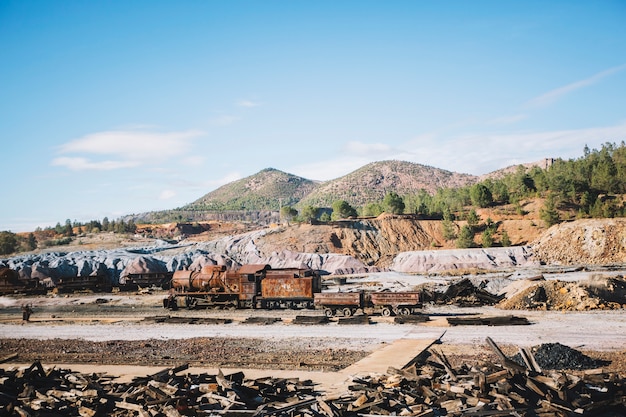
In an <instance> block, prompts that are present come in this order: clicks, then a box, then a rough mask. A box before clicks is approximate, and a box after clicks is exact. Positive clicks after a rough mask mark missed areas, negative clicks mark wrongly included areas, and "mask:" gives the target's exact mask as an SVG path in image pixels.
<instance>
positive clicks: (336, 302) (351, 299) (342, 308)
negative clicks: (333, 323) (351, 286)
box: [314, 291, 365, 317]
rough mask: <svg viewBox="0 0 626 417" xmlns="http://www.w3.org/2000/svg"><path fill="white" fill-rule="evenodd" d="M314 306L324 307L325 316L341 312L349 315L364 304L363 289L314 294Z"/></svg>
mask: <svg viewBox="0 0 626 417" xmlns="http://www.w3.org/2000/svg"><path fill="white" fill-rule="evenodd" d="M314 298H315V306H316V307H318V308H321V309H324V315H325V316H326V317H333V316H336V315H339V313H341V314H342V315H343V316H346V317H349V316H352V315H353V314H355V313H356V312H357V310H359V309H362V308H363V307H364V306H365V297H364V292H363V291H358V292H321V293H318V294H315V296H314Z"/></svg>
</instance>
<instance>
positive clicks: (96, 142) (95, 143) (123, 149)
mask: <svg viewBox="0 0 626 417" xmlns="http://www.w3.org/2000/svg"><path fill="white" fill-rule="evenodd" d="M202 134H203V133H202V132H200V131H196V130H189V131H182V132H165V133H163V132H149V131H134V130H115V131H106V132H98V133H92V134H89V135H86V136H83V137H82V138H79V139H76V140H73V141H70V142H67V143H64V144H63V145H61V146H60V147H59V153H61V154H78V156H72V157H57V158H55V159H54V160H53V161H52V165H55V166H64V167H67V168H69V169H72V170H75V171H81V170H114V169H120V168H131V167H136V166H139V165H143V164H145V163H149V162H160V161H164V160H167V159H169V158H171V157H173V156H178V155H183V154H186V153H187V152H189V151H190V150H191V144H192V140H193V139H195V138H197V137H199V136H201V135H202ZM89 155H91V156H95V157H101V156H103V155H106V156H112V157H114V158H117V160H105V161H98V160H94V158H93V157H89ZM95 159H97V158H95Z"/></svg>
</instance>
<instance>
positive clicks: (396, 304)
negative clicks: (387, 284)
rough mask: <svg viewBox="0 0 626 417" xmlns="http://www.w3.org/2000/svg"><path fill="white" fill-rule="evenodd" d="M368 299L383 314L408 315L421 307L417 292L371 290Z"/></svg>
mask: <svg viewBox="0 0 626 417" xmlns="http://www.w3.org/2000/svg"><path fill="white" fill-rule="evenodd" d="M369 301H370V303H371V305H372V307H373V308H374V309H375V310H379V311H380V312H381V314H382V315H383V316H391V315H395V314H397V315H409V314H413V313H416V312H417V309H419V308H421V307H422V304H421V298H420V293H419V292H373V293H370V294H369Z"/></svg>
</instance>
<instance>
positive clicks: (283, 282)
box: [261, 277, 315, 298]
mask: <svg viewBox="0 0 626 417" xmlns="http://www.w3.org/2000/svg"><path fill="white" fill-rule="evenodd" d="M314 281H315V279H314V278H313V277H306V278H265V279H264V280H263V281H262V283H261V295H262V297H263V298H313V294H314V292H313V288H314Z"/></svg>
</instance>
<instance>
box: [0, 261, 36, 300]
mask: <svg viewBox="0 0 626 417" xmlns="http://www.w3.org/2000/svg"><path fill="white" fill-rule="evenodd" d="M45 292H46V289H45V288H44V287H43V286H42V285H41V284H40V283H39V280H37V279H34V278H33V279H22V278H20V276H19V274H18V273H17V271H15V270H13V269H11V268H0V295H7V294H43V293H45Z"/></svg>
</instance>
